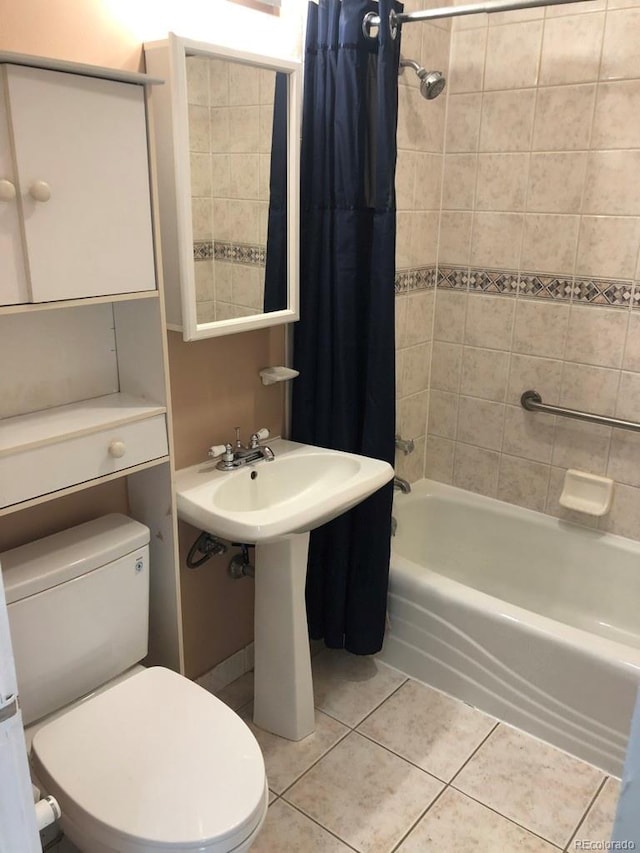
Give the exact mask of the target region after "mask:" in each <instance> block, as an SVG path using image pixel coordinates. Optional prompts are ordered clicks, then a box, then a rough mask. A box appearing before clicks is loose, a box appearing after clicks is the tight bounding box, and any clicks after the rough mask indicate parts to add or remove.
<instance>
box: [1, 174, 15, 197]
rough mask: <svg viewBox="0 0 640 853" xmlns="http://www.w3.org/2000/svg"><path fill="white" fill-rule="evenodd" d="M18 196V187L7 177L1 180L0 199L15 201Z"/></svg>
mask: <svg viewBox="0 0 640 853" xmlns="http://www.w3.org/2000/svg"><path fill="white" fill-rule="evenodd" d="M15 197H16V188H15V186H14V185H13V184H12V183H11V181H8V180H7V179H6V178H2V180H0V201H13V200H14V198H15Z"/></svg>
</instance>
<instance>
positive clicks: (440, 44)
mask: <svg viewBox="0 0 640 853" xmlns="http://www.w3.org/2000/svg"><path fill="white" fill-rule="evenodd" d="M407 29H410V27H405V33H406V31H407ZM415 29H417V30H419V31H420V32H419V35H421V36H422V46H421V48H420V54H419V55H420V63H421V65H423V66H425V67H428V68H430V69H431V68H433V69H434V70H436V71H442V72H443V73H444V74H446V73H447V69H448V68H449V53H450V50H451V33H450V32H448V31H447V30H443V29H442V27H438V26H437V25H436V23H435V22H434V23H429V21H424V22H423V23H422V24H420V25H419V26H418V27H416V28H415ZM403 37H404V33H403ZM404 50H405V46H404V45H403V52H404Z"/></svg>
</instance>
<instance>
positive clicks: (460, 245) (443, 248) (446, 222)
mask: <svg viewBox="0 0 640 853" xmlns="http://www.w3.org/2000/svg"><path fill="white" fill-rule="evenodd" d="M471 224H472V214H471V213H469V212H462V211H455V210H454V211H449V210H445V211H443V212H442V215H441V216H440V238H439V240H438V263H439V264H454V265H455V266H466V265H467V264H468V263H469V257H470V254H471Z"/></svg>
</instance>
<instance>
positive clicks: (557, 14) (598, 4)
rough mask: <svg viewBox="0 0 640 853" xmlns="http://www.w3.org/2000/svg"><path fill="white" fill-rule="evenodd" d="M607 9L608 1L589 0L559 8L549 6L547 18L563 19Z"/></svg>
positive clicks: (546, 12)
mask: <svg viewBox="0 0 640 853" xmlns="http://www.w3.org/2000/svg"><path fill="white" fill-rule="evenodd" d="M606 7H607V0H587V2H583V3H566V4H565V3H563V4H561V5H558V6H547V7H546V8H545V18H562V17H565V16H566V15H583V14H593V12H599V11H603V10H604V9H606Z"/></svg>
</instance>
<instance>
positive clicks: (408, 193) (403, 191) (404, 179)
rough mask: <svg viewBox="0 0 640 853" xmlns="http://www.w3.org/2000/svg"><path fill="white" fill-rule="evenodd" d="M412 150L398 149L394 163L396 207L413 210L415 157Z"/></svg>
mask: <svg viewBox="0 0 640 853" xmlns="http://www.w3.org/2000/svg"><path fill="white" fill-rule="evenodd" d="M417 156H418V155H417V154H416V153H415V152H414V151H406V150H404V149H400V150H399V151H398V162H397V164H396V209H397V210H414V209H415V208H414V196H415V184H416V157H417Z"/></svg>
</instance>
